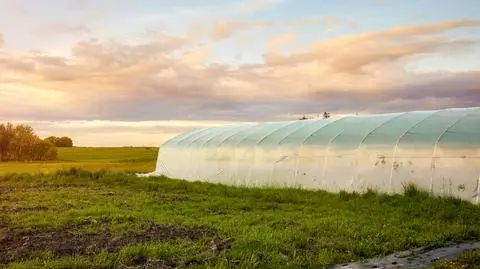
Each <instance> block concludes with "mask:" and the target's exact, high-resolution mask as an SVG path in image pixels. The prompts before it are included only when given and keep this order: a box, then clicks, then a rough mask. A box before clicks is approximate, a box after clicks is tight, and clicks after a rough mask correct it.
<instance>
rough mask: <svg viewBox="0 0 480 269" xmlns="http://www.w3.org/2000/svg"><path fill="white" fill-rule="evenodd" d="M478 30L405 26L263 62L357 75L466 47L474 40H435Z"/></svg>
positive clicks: (329, 42) (273, 56)
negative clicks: (454, 32) (368, 69)
mask: <svg viewBox="0 0 480 269" xmlns="http://www.w3.org/2000/svg"><path fill="white" fill-rule="evenodd" d="M476 26H480V21H478V20H465V21H447V22H440V23H434V24H428V25H418V26H404V27H397V28H393V29H388V30H383V31H376V32H367V33H362V34H357V35H349V36H343V37H339V38H335V39H331V40H326V41H321V42H318V43H316V44H314V45H313V46H312V48H311V50H310V51H306V52H297V53H292V54H290V55H281V54H279V53H274V52H271V53H266V54H265V55H264V58H265V61H266V63H267V64H268V65H272V66H278V65H283V66H288V65H292V64H300V63H305V62H311V61H315V62H318V63H321V64H323V65H325V66H326V68H328V69H330V70H331V72H334V73H350V74H354V73H359V72H363V71H365V69H364V68H366V67H368V66H372V65H375V64H381V63H391V62H395V61H397V60H400V59H404V58H407V57H411V56H416V55H422V54H425V53H432V52H435V51H437V50H441V49H448V48H456V47H457V48H458V47H465V46H468V45H472V44H475V43H476V42H477V41H475V40H462V41H458V40H451V39H448V38H445V37H438V36H436V34H440V33H441V32H443V31H446V30H452V29H455V28H461V27H476Z"/></svg>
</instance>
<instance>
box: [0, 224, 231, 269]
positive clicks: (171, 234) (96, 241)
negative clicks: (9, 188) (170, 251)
mask: <svg viewBox="0 0 480 269" xmlns="http://www.w3.org/2000/svg"><path fill="white" fill-rule="evenodd" d="M80 228H81V227H80V226H73V227H64V228H59V229H35V230H13V229H10V230H8V231H7V232H6V233H5V234H4V236H3V238H2V239H0V264H8V263H11V262H13V261H19V260H24V259H25V258H28V257H29V255H30V254H31V253H33V252H38V251H45V250H49V251H51V252H52V253H53V254H55V255H56V256H57V257H60V256H71V255H88V254H93V253H97V252H98V251H100V250H106V251H108V252H115V251H117V250H118V249H120V248H122V247H124V246H127V245H130V244H136V243H151V242H155V241H166V240H172V239H177V238H186V239H190V240H198V239H200V238H202V237H217V238H218V237H219V236H218V235H217V232H216V230H214V229H210V228H189V227H179V226H169V225H163V224H150V225H149V226H148V228H147V229H145V230H144V231H141V232H129V233H126V234H124V235H122V236H114V235H112V234H111V233H110V232H109V230H108V228H106V229H103V230H101V231H100V232H98V233H92V234H82V233H81V231H80ZM217 241H218V239H217ZM219 242H220V241H219ZM227 247H229V245H228V244H221V243H218V244H216V248H217V250H218V249H219V248H220V249H223V248H227ZM160 268H162V267H160ZM165 268H168V267H165Z"/></svg>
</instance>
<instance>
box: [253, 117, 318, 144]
mask: <svg viewBox="0 0 480 269" xmlns="http://www.w3.org/2000/svg"><path fill="white" fill-rule="evenodd" d="M295 123H298V121H294V122H292V124H289V125H286V126H282V127H281V128H279V129H277V130H275V131H273V132H271V133H269V134H268V135H266V136H264V137H263V138H262V139H261V140H259V141H258V142H257V145H259V144H260V143H262V142H263V141H264V140H265V139H267V138H268V137H270V136H271V135H273V134H274V133H276V132H280V131H282V130H283V129H284V128H288V127H291V126H292V125H294V124H295ZM313 123H315V121H312V122H311V123H309V124H305V125H302V126H300V127H299V128H298V129H295V130H294V131H292V133H293V132H296V131H298V130H299V129H300V128H303V127H305V126H308V125H311V124H313ZM290 134H291V133H290ZM288 135H289V134H288ZM288 135H287V136H288ZM282 139H283V138H282ZM277 146H278V145H277Z"/></svg>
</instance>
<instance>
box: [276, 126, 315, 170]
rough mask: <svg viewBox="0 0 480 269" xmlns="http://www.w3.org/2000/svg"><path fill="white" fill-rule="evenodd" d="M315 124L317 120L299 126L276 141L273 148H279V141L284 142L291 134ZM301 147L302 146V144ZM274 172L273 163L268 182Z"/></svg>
mask: <svg viewBox="0 0 480 269" xmlns="http://www.w3.org/2000/svg"><path fill="white" fill-rule="evenodd" d="M317 122H318V120H313V121H312V122H311V123H309V124H305V125H303V126H300V127H299V128H297V129H295V130H293V131H291V132H290V133H288V134H287V135H285V136H284V137H283V138H282V139H280V140H279V141H278V143H277V144H276V145H275V148H279V147H280V144H281V141H283V140H285V139H286V138H287V137H289V136H290V135H291V134H293V133H295V132H297V131H299V130H301V129H303V128H306V127H308V126H311V125H313V124H315V123H317ZM302 145H303V144H302ZM274 172H275V163H273V164H272V169H271V170H270V174H269V176H268V180H270V179H271V178H272V176H273V173H274Z"/></svg>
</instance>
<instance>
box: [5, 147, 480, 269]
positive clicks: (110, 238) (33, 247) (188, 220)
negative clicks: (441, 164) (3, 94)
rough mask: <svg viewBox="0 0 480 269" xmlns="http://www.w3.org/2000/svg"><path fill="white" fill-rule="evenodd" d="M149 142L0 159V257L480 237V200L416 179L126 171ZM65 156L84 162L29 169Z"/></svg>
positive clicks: (79, 259)
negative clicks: (250, 178) (384, 181)
mask: <svg viewBox="0 0 480 269" xmlns="http://www.w3.org/2000/svg"><path fill="white" fill-rule="evenodd" d="M156 151H157V149H150V150H147V149H133V148H119V149H87V148H80V149H65V150H62V153H61V159H62V161H61V162H59V163H48V164H45V163H29V164H19V163H11V164H10V163H8V164H1V165H2V166H1V168H0V169H2V173H3V175H0V209H1V211H2V214H1V215H0V268H1V267H2V266H4V267H5V268H327V267H328V266H331V265H333V264H337V263H344V262H350V261H356V260H362V259H366V258H371V257H374V256H381V255H386V254H390V253H393V252H395V251H399V250H406V249H410V248H415V247H419V246H425V245H428V244H440V243H442V242H446V241H448V240H479V239H480V207H479V206H475V205H472V204H469V203H467V202H463V201H459V200H456V199H447V198H435V197H430V196H429V195H428V194H426V193H424V192H421V191H418V190H416V189H415V188H408V189H407V190H406V192H405V194H404V195H393V196H388V195H381V194H377V193H375V192H368V193H366V194H362V195H359V194H351V193H345V192H342V193H340V194H329V193H327V192H323V191H306V190H299V189H248V188H241V187H227V186H223V185H217V184H209V183H200V182H185V181H182V180H174V179H168V178H164V177H152V178H137V177H136V176H134V175H133V174H131V173H126V172H124V171H144V172H146V171H152V170H153V169H154V163H155V158H156ZM69 166H77V167H82V168H83V169H67V170H59V171H56V172H49V173H37V172H40V171H53V170H55V169H57V168H63V167H69ZM39 168H41V169H40V170H39ZM101 168H114V170H115V171H112V170H99V169H101ZM3 169H6V170H8V171H10V172H18V173H22V174H18V173H17V174H11V173H5V171H3ZM84 169H89V170H90V171H87V170H84ZM23 172H28V173H23ZM33 172H35V173H33ZM476 260H478V255H477V254H475V253H474V254H469V255H464V257H461V258H460V259H459V261H458V262H457V263H448V264H447V263H442V264H440V263H438V264H436V265H435V266H436V267H435V268H475V267H468V266H473V265H472V263H471V261H473V262H475V261H476ZM469 261H470V262H469ZM469 263H470V265H468V264H469ZM464 264H467V267H465V266H464ZM457 265H458V266H457ZM455 266H457V267H455ZM462 266H463V267H462Z"/></svg>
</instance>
